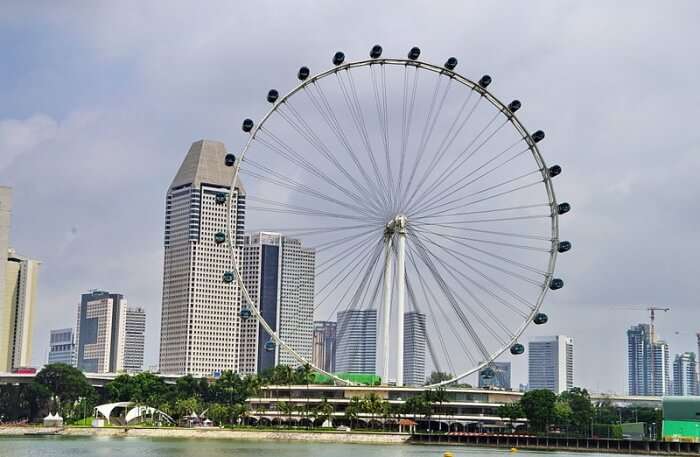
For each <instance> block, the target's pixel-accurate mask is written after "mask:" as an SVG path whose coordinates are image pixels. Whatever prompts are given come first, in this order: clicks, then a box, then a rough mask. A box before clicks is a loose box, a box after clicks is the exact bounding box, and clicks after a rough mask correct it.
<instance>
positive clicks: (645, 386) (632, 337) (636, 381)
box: [627, 324, 652, 395]
mask: <svg viewBox="0 0 700 457" xmlns="http://www.w3.org/2000/svg"><path fill="white" fill-rule="evenodd" d="M651 357H652V356H651V329H650V327H649V324H639V325H635V326H632V327H631V328H630V329H629V330H627V380H628V383H627V384H628V392H629V394H630V395H651V391H652V387H651Z"/></svg>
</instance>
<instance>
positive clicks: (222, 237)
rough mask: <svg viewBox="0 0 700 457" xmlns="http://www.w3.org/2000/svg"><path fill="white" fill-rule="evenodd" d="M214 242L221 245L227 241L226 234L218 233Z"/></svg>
mask: <svg viewBox="0 0 700 457" xmlns="http://www.w3.org/2000/svg"><path fill="white" fill-rule="evenodd" d="M214 241H215V242H216V244H221V243H223V242H224V241H226V234H225V233H224V232H218V233H216V234H215V235H214Z"/></svg>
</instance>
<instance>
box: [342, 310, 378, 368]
mask: <svg viewBox="0 0 700 457" xmlns="http://www.w3.org/2000/svg"><path fill="white" fill-rule="evenodd" d="M335 367H336V370H337V371H338V372H349V373H376V370H377V310H376V309H367V310H359V309H349V310H345V311H340V312H338V329H337V348H336V360H335Z"/></svg>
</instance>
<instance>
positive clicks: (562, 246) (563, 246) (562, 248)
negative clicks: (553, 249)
mask: <svg viewBox="0 0 700 457" xmlns="http://www.w3.org/2000/svg"><path fill="white" fill-rule="evenodd" d="M569 249H571V242H570V241H560V242H559V245H558V246H557V251H559V252H566V251H568V250H569Z"/></svg>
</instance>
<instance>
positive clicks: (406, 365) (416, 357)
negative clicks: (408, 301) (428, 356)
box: [403, 311, 427, 386]
mask: <svg viewBox="0 0 700 457" xmlns="http://www.w3.org/2000/svg"><path fill="white" fill-rule="evenodd" d="M403 334H404V340H403V382H404V385H407V386H422V385H423V384H425V346H426V341H427V340H426V333H425V314H423V313H419V312H416V311H411V312H408V313H404V320H403Z"/></svg>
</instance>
